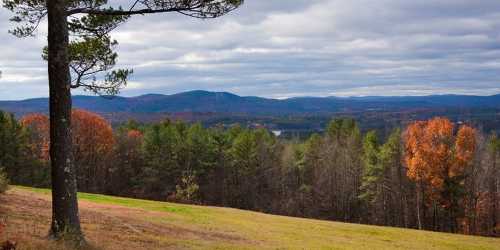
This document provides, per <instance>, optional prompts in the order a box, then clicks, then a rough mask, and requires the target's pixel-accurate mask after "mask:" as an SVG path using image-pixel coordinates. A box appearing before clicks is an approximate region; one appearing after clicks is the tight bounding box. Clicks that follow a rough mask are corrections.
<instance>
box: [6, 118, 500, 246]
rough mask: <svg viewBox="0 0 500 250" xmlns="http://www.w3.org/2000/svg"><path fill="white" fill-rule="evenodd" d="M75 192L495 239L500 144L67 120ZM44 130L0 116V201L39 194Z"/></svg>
mask: <svg viewBox="0 0 500 250" xmlns="http://www.w3.org/2000/svg"><path fill="white" fill-rule="evenodd" d="M72 117H73V118H72V119H73V121H72V127H71V129H72V141H73V143H74V147H73V155H74V159H75V165H76V169H77V185H78V190H79V191H81V192H89V193H100V194H109V195H117V196H125V197H134V198H146V199H152V200H160V201H172V202H180V203H190V204H202V205H213V206H224V207H234V208H241V209H247V210H255V211H260V212H266V213H272V214H279V215H288V216H297V217H306V218H317V219H326V220H334V221H342V222H351V223H362V224H374V225H385V226H394V227H403V228H414V229H425V230H432V231H442V232H452V233H463V234H474V235H484V236H497V237H498V236H500V221H499V220H500V198H499V197H500V193H499V185H500V171H499V168H500V167H499V166H498V165H499V163H498V161H499V160H500V139H499V138H498V137H497V136H496V134H495V133H489V132H487V131H482V130H481V129H478V128H474V127H473V126H471V125H469V124H454V123H452V122H450V121H449V120H448V119H446V118H441V117H436V118H432V119H429V120H426V121H414V122H411V123H409V125H408V126H406V127H402V128H396V129H394V130H393V131H392V133H390V135H388V136H385V135H380V134H377V132H375V131H367V132H361V130H360V128H359V127H360V124H357V122H356V121H355V120H354V119H352V118H335V119H332V121H331V122H330V123H329V124H328V126H327V127H326V128H325V129H324V133H321V134H313V135H312V136H310V137H309V138H307V139H299V138H296V139H282V138H277V137H276V136H274V135H273V134H272V133H270V132H269V131H267V130H266V129H249V128H245V127H242V126H233V127H231V128H225V127H224V126H217V125H214V126H211V127H204V126H202V125H201V124H197V123H192V124H191V123H185V122H181V121H170V120H165V121H163V122H160V123H152V124H140V123H137V122H134V121H129V122H127V123H124V124H121V125H120V126H113V127H112V126H111V124H110V123H109V122H107V121H106V120H105V119H104V118H103V117H101V116H100V115H98V114H95V113H91V112H89V111H85V110H81V109H77V110H73V111H72ZM49 130H50V128H49V118H48V117H47V116H46V115H44V114H29V115H26V116H24V117H22V118H21V119H19V120H17V119H15V117H14V116H13V115H11V114H8V113H4V112H2V113H0V145H1V146H0V166H1V169H2V171H3V172H2V171H0V191H1V190H3V189H5V183H6V180H7V179H9V182H10V183H11V184H16V185H26V186H33V187H50V185H51V184H50V183H51V181H50V179H51V178H50V157H49V145H50V139H49Z"/></svg>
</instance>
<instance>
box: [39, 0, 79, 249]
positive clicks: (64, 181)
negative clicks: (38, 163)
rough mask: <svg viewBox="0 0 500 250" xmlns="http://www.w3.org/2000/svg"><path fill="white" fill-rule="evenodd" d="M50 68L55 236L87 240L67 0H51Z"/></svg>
mask: <svg viewBox="0 0 500 250" xmlns="http://www.w3.org/2000/svg"><path fill="white" fill-rule="evenodd" d="M46 3H47V13H48V26H49V28H48V29H49V32H48V44H49V46H48V71H49V90H50V97H49V99H50V141H51V144H50V158H51V171H52V225H51V229H50V233H51V236H53V237H55V238H56V239H59V238H63V237H64V238H66V237H67V236H68V237H69V236H70V237H71V238H73V239H76V240H78V241H81V242H83V241H82V240H83V236H82V233H81V229H80V219H79V217H78V203H77V197H76V175H75V168H74V164H73V156H72V150H71V149H72V147H71V145H72V142H71V127H70V126H71V88H70V81H71V80H70V73H69V61H68V43H69V37H68V27H67V14H66V4H67V1H66V0H50V1H46Z"/></svg>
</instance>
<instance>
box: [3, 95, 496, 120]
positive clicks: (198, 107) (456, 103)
mask: <svg viewBox="0 0 500 250" xmlns="http://www.w3.org/2000/svg"><path fill="white" fill-rule="evenodd" d="M73 104H74V107H76V108H83V109H87V110H90V111H94V112H98V113H183V112H192V113H196V112H199V113H204V112H205V113H206V112H210V113H239V114H249V115H286V114H308V113H334V112H349V111H373V110H381V111H388V110H389V111H390V110H393V111H397V110H405V109H415V108H451V107H452V108H494V109H500V95H493V96H464V95H440V96H405V97H349V98H339V97H297V98H289V99H283V100H281V99H267V98H261V97H253V96H246V97H243V96H238V95H234V94H231V93H227V92H208V91H201V90H196V91H190V92H184V93H179V94H174V95H159V94H148V95H142V96H137V97H120V96H117V97H113V98H103V97H96V96H74V99H73ZM0 110H5V111H8V112H12V113H15V114H17V115H22V114H26V113H32V112H47V111H48V99H47V98H36V99H28V100H22V101H0Z"/></svg>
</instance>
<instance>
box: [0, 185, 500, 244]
mask: <svg viewBox="0 0 500 250" xmlns="http://www.w3.org/2000/svg"><path fill="white" fill-rule="evenodd" d="M49 194H50V191H49V190H44V189H33V188H25V187H13V188H12V189H11V190H10V191H9V192H8V193H7V195H5V197H3V198H1V199H0V202H3V203H5V204H0V212H1V211H4V213H11V214H10V215H7V223H9V220H10V221H12V223H13V224H14V225H20V224H21V223H23V220H29V218H30V217H29V216H30V213H38V212H37V211H31V210H30V209H29V207H30V205H29V204H25V205H23V204H24V203H21V202H18V203H20V204H17V203H16V204H17V205H15V204H14V205H9V202H10V203H15V200H18V201H19V200H21V201H22V200H23V199H24V200H26V201H29V200H30V199H35V200H36V201H37V205H36V206H35V207H37V210H43V211H39V213H40V214H43V215H39V216H41V217H43V218H42V219H40V222H39V223H37V225H35V226H33V227H40V228H41V229H38V232H37V233H33V234H32V235H31V236H30V237H31V238H29V237H24V238H23V237H21V239H25V240H29V239H34V240H35V241H37V243H36V244H31V245H30V244H26V246H28V247H26V249H31V248H33V249H43V248H44V247H45V246H46V245H47V244H50V243H47V242H46V240H44V238H43V237H42V236H43V233H44V232H45V231H44V230H45V229H48V227H47V226H48V225H45V223H47V224H48V222H49V220H50V196H49ZM79 199H80V207H81V210H82V221H83V226H84V229H85V231H86V233H87V238H88V239H89V241H90V242H91V243H92V244H93V245H95V246H99V247H101V248H103V249H137V248H138V246H139V247H142V248H144V249H500V239H495V238H486V237H472V236H464V235H453V234H445V233H435V232H426V231H418V230H407V229H398V228H389V227H376V226H366V225H357V224H347V223H338V222H328V221H320V220H310V219H301V218H292V217H285V216H276V215H268V214H262V213H256V212H249V211H243V210H237V209H230V208H217V207H204V206H191V205H181V204H173V203H166V202H154V201H145V200H137V199H127V198H119V197H111V196H104V195H95V194H86V193H81V194H79ZM16 206H20V207H21V208H22V209H21V208H20V209H17V208H16ZM16 211H22V214H21V212H19V213H20V214H19V215H16ZM47 213H48V214H47ZM0 216H2V215H1V214H0ZM3 216H5V215H3ZM0 218H1V217H0ZM9 218H10V219H9ZM8 228H9V227H8ZM29 230H30V229H29ZM29 230H28V231H29ZM34 231H36V230H34ZM16 233H25V234H30V232H23V231H19V230H14V229H11V231H10V233H9V235H10V236H11V237H15V236H16V235H15V234H16ZM20 244H21V246H22V242H21V243H20ZM129 247H130V248H129ZM47 248H50V247H47ZM52 248H54V246H52Z"/></svg>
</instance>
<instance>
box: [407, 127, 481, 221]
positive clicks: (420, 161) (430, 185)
mask: <svg viewBox="0 0 500 250" xmlns="http://www.w3.org/2000/svg"><path fill="white" fill-rule="evenodd" d="M454 129H455V128H454V125H453V123H451V122H450V121H449V120H448V119H446V118H439V117H438V118H434V119H431V120H429V121H417V122H414V123H413V124H410V125H409V126H408V128H407V130H406V132H405V133H404V135H403V136H404V141H405V158H404V160H405V162H406V166H407V168H408V169H407V175H408V177H409V178H410V179H411V180H413V181H415V182H417V183H418V186H419V187H420V191H422V192H423V193H424V197H425V198H426V199H425V202H426V204H427V205H428V206H430V205H431V204H436V203H437V204H439V205H440V206H441V207H442V208H444V209H446V210H449V214H451V215H450V217H453V216H455V213H456V212H457V211H455V208H456V207H458V202H460V200H461V198H462V197H461V193H462V189H463V181H464V178H465V171H466V168H467V167H468V166H470V164H471V162H472V159H473V157H474V153H475V149H476V131H475V130H474V129H473V128H471V127H469V126H467V125H462V126H460V127H459V128H458V131H457V132H456V133H455V130H454ZM417 192H419V190H417ZM453 219H456V218H453ZM450 220H451V219H450Z"/></svg>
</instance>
